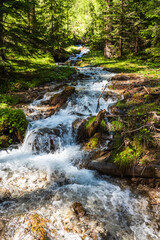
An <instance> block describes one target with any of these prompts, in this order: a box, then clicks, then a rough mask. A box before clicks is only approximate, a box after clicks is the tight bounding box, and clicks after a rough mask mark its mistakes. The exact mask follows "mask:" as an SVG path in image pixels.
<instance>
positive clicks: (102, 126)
mask: <svg viewBox="0 0 160 240" xmlns="http://www.w3.org/2000/svg"><path fill="white" fill-rule="evenodd" d="M100 128H101V130H102V131H103V132H105V131H107V124H106V122H105V120H104V119H103V120H102V121H101V124H100Z"/></svg>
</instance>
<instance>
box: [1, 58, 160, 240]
mask: <svg viewBox="0 0 160 240" xmlns="http://www.w3.org/2000/svg"><path fill="white" fill-rule="evenodd" d="M72 60H73V58H72ZM78 71H79V72H80V73H82V74H83V77H82V78H81V79H78V80H77V81H76V85H75V88H76V92H75V93H74V94H73V95H72V96H71V97H70V99H69V101H68V103H67V105H66V106H65V107H64V108H63V109H61V110H60V111H59V112H57V113H55V114H54V115H52V116H49V117H47V118H46V117H45V118H44V117H43V110H42V109H41V106H45V101H47V100H48V99H49V98H50V97H51V96H52V95H53V94H55V93H57V92H58V91H53V92H52V90H51V91H50V92H48V93H46V94H45V95H44V96H43V98H42V99H39V100H35V101H34V102H33V103H32V104H30V105H29V106H28V108H27V109H26V114H27V113H28V112H30V115H29V116H28V117H29V126H28V130H27V133H26V136H25V139H24V143H23V144H22V145H20V146H18V148H17V149H12V150H8V151H1V152H0V190H1V195H2V196H1V195H0V197H1V198H0V221H1V222H0V226H1V225H3V226H4V227H3V230H1V238H0V239H1V240H34V239H41V240H44V239H50V240H52V239H57V240H61V239H64V240H80V239H85V240H91V239H93V240H98V239H99V240H105V239H106V240H156V239H160V234H159V232H158V226H157V223H156V220H155V218H154V213H153V212H152V210H151V209H150V207H149V203H148V200H147V198H145V197H142V196H140V195H136V194H134V193H132V191H131V190H130V189H129V188H123V189H122V188H121V187H120V185H118V184H117V183H115V182H114V180H112V178H109V177H107V176H105V177H104V176H100V175H99V174H98V173H97V172H96V171H91V170H87V169H83V168H80V166H81V163H82V162H83V161H84V160H85V159H86V158H87V154H88V153H87V152H85V151H84V150H83V149H82V148H81V146H80V145H79V144H77V143H76V133H74V132H73V128H72V124H73V122H74V121H75V120H76V119H78V118H79V117H81V118H84V119H86V118H87V117H89V116H95V115H96V114H97V99H98V97H99V95H100V93H101V91H102V89H103V88H104V87H105V85H106V84H108V85H107V87H108V86H109V79H110V78H111V77H112V76H113V74H111V73H109V72H107V71H104V70H103V69H102V68H100V67H82V68H80V67H78ZM52 88H53V89H54V84H53V86H52ZM52 88H51V89H52ZM106 90H107V89H106ZM113 103H114V100H112V99H111V98H109V99H108V100H107V101H105V100H104V99H103V97H102V98H101V99H100V102H99V110H100V109H106V111H108V109H109V106H110V105H111V104H113ZM35 116H41V117H37V118H36V120H35ZM106 144H107V143H106ZM53 146H54V147H53ZM34 224H35V225H36V226H34ZM37 226H38V227H37Z"/></svg>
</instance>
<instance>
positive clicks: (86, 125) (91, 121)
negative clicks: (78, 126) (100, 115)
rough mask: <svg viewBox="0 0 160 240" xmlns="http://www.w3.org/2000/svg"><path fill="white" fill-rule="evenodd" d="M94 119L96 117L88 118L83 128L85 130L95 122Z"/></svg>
mask: <svg viewBox="0 0 160 240" xmlns="http://www.w3.org/2000/svg"><path fill="white" fill-rule="evenodd" d="M95 119H96V117H90V118H89V119H88V120H87V122H86V124H85V128H86V129H87V128H88V127H89V126H90V125H91V124H92V123H93V122H94V121H95Z"/></svg>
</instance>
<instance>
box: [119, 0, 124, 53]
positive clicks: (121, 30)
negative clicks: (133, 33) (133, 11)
mask: <svg viewBox="0 0 160 240" xmlns="http://www.w3.org/2000/svg"><path fill="white" fill-rule="evenodd" d="M119 45H120V46H119V48H120V49H119V50H120V53H119V55H120V57H122V56H123V0H121V25H120V44H119Z"/></svg>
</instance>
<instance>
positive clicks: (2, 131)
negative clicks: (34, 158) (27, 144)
mask: <svg viewBox="0 0 160 240" xmlns="http://www.w3.org/2000/svg"><path fill="white" fill-rule="evenodd" d="M27 126H28V121H27V119H26V116H25V114H24V113H23V111H22V110H20V109H12V108H9V107H5V108H0V135H6V136H7V137H8V144H11V143H15V142H17V141H19V142H21V141H22V140H23V138H24V135H25V131H26V129H27ZM0 147H4V146H3V142H2V141H1V144H0Z"/></svg>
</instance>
